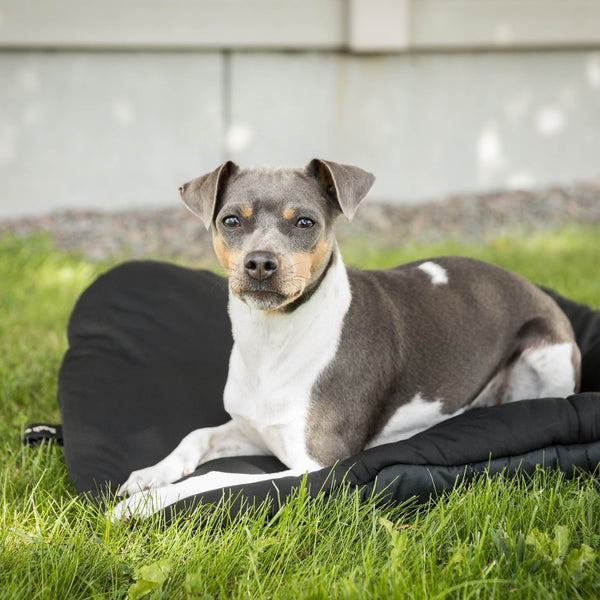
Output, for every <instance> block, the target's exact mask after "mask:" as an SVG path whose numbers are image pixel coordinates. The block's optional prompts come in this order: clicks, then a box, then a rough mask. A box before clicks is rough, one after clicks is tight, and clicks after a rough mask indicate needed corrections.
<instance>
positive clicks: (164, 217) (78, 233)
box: [0, 180, 600, 264]
mask: <svg viewBox="0 0 600 600" xmlns="http://www.w3.org/2000/svg"><path fill="white" fill-rule="evenodd" d="M342 221H343V219H340V224H339V226H338V237H339V238H340V239H341V240H342V242H344V243H351V242H352V239H356V238H361V239H366V240H367V241H368V242H370V243H373V245H377V246H380V247H392V246H399V245H401V244H405V243H407V242H419V241H426V242H435V241H441V240H443V239H445V238H449V237H450V238H459V239H463V240H466V241H469V242H478V241H483V240H489V239H493V238H494V237H498V236H501V235H507V234H510V233H511V232H512V233H514V232H519V233H520V234H527V233H529V232H538V231H548V230H552V229H556V228H557V227H559V226H561V225H564V224H567V223H577V224H598V223H600V180H595V181H588V182H580V183H576V184H572V185H568V186H560V187H558V186H555V187H550V188H546V189H540V190H536V191H504V192H497V193H491V194H462V195H456V196H451V197H447V198H443V199H439V200H437V201H434V202H428V203H426V204H419V205H415V206H412V205H411V206H403V207H398V206H390V205H384V204H378V203H374V202H373V203H369V202H368V201H367V202H366V203H365V204H364V205H363V206H362V207H361V208H360V209H359V211H358V213H357V216H356V217H355V219H354V221H353V222H352V223H351V224H348V223H343V222H342ZM41 232H48V233H49V234H50V235H51V236H52V239H53V240H54V244H55V245H56V247H57V248H59V249H65V250H76V251H79V252H82V253H83V254H84V255H85V256H86V257H88V258H90V259H92V260H105V259H114V258H119V259H125V258H164V259H172V258H178V259H181V260H183V261H184V262H186V263H189V264H194V263H202V262H205V261H207V260H212V244H211V241H210V236H209V233H208V232H207V231H205V229H204V227H203V225H202V224H201V223H200V221H199V220H198V219H197V218H196V217H194V216H193V215H191V214H190V213H189V212H188V211H187V210H186V209H185V207H183V206H182V205H179V204H176V203H174V204H173V206H172V207H170V208H164V209H159V210H156V209H147V210H135V211H123V212H111V213H107V212H100V211H89V210H65V211H60V212H55V213H51V214H49V215H44V216H41V217H38V218H26V219H17V220H7V221H0V235H3V234H5V233H12V234H15V235H17V236H22V237H27V236H30V235H33V234H38V233H41Z"/></svg>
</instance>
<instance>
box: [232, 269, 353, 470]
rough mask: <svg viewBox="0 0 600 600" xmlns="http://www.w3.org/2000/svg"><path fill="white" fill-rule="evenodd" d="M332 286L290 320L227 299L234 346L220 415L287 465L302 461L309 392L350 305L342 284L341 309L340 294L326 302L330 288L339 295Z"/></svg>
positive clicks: (332, 349)
mask: <svg viewBox="0 0 600 600" xmlns="http://www.w3.org/2000/svg"><path fill="white" fill-rule="evenodd" d="M331 275H335V273H332V274H331ZM344 275H345V271H344ZM328 277H329V275H328ZM327 283H329V284H330V285H327ZM333 283H335V281H330V282H327V281H324V282H323V284H322V286H321V288H322V289H319V290H318V292H317V293H316V294H315V295H314V296H313V297H312V298H311V300H310V301H309V302H307V303H306V304H304V305H302V306H300V307H298V308H297V309H296V310H295V311H293V312H292V313H289V314H265V313H263V312H261V311H256V310H251V309H249V308H248V307H247V306H245V305H244V304H243V303H242V302H240V301H239V300H237V298H235V297H233V298H231V299H230V308H229V310H230V315H231V319H232V324H233V333H234V339H235V344H234V347H233V350H232V353H231V359H230V363H229V375H228V379H227V385H226V387H225V396H224V400H225V409H226V410H227V412H228V413H229V414H230V415H231V416H232V418H234V419H235V420H236V421H238V422H239V423H240V425H242V426H243V427H244V428H245V429H246V432H247V433H248V434H249V435H251V436H252V437H253V438H255V439H256V440H257V441H260V443H263V444H264V446H265V449H267V450H269V451H270V452H272V453H273V454H275V455H276V456H277V457H278V458H279V459H280V460H282V461H283V462H284V463H286V464H288V465H291V464H293V462H294V458H295V457H300V456H306V441H305V439H306V432H305V427H306V423H307V416H308V413H309V410H310V404H311V391H312V389H313V385H314V383H315V381H316V380H317V378H318V377H319V375H320V374H321V373H322V371H323V369H325V368H326V367H327V365H328V364H329V363H330V362H331V361H332V360H333V358H334V356H335V354H336V351H337V347H338V343H339V339H340V334H341V328H342V323H343V320H344V315H345V313H346V311H347V307H348V306H349V304H350V295H349V288H348V287H347V280H346V286H345V288H344V286H342V290H343V289H346V292H345V293H344V294H343V295H342V298H341V304H340V296H339V293H336V294H335V295H336V297H337V298H338V302H337V303H335V302H332V298H331V297H330V296H331V294H332V293H333V291H334V289H329V288H335V290H336V291H337V292H339V286H333V285H332V284H333Z"/></svg>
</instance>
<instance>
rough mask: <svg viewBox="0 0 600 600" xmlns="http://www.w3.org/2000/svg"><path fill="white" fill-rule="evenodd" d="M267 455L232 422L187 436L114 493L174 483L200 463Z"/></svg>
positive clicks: (129, 492) (260, 446)
mask: <svg viewBox="0 0 600 600" xmlns="http://www.w3.org/2000/svg"><path fill="white" fill-rule="evenodd" d="M244 454H269V452H268V450H267V449H266V448H265V447H264V446H262V445H260V444H259V443H258V442H256V441H254V440H251V439H250V438H249V437H248V436H247V435H246V434H245V433H244V432H243V431H242V430H241V429H240V427H239V425H238V424H237V423H236V422H235V421H229V422H227V423H225V425H220V426H218V427H204V428H202V429H196V430H195V431H192V432H191V433H189V434H188V435H186V436H185V437H184V438H183V440H181V442H180V443H179V445H178V446H177V447H176V448H175V450H173V452H171V454H169V455H168V456H166V457H165V458H163V459H162V460H161V461H160V462H158V463H156V464H155V465H153V466H151V467H146V468H145V469H140V470H138V471H133V472H132V473H131V475H130V476H129V478H128V479H127V481H126V482H125V483H124V484H123V485H121V487H120V488H119V491H118V492H117V493H118V495H119V496H122V495H123V494H125V493H128V494H135V493H137V492H140V491H143V490H147V489H150V488H159V487H162V486H164V485H167V484H168V483H172V482H173V481H177V480H178V479H181V478H182V477H185V476H186V475H189V474H190V473H193V472H194V471H195V469H196V467H197V466H198V465H199V464H200V463H203V462H206V461H208V460H212V459H214V458H222V457H226V456H240V455H244Z"/></svg>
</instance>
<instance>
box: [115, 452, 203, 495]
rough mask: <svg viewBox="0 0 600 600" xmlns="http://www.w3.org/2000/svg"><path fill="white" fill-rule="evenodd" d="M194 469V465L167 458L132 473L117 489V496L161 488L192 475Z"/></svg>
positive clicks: (174, 458)
mask: <svg viewBox="0 0 600 600" xmlns="http://www.w3.org/2000/svg"><path fill="white" fill-rule="evenodd" d="M195 468H196V464H195V463H190V464H187V463H185V462H183V461H181V460H179V459H178V458H177V457H175V456H168V457H167V458H165V459H163V460H161V461H160V462H159V463H156V464H155V465H152V466H151V467H146V468H145V469H139V470H138V471H132V473H131V475H129V477H128V478H127V481H126V482H125V483H123V484H122V485H121V486H120V487H119V489H118V491H117V495H118V496H123V495H124V494H137V493H138V492H143V491H144V490H150V489H154V488H160V487H163V486H165V485H167V484H169V483H173V482H174V481H177V480H178V479H181V477H183V476H184V475H188V474H189V473H192V472H193V471H194V469H195Z"/></svg>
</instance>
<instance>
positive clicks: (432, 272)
mask: <svg viewBox="0 0 600 600" xmlns="http://www.w3.org/2000/svg"><path fill="white" fill-rule="evenodd" d="M417 269H421V271H423V272H424V273H427V275H429V277H431V283H433V285H442V284H446V283H448V271H446V269H444V267H442V266H441V265H438V264H437V263H434V262H431V261H430V260H428V261H427V262H424V263H422V264H420V265H419V266H418V267H417Z"/></svg>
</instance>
